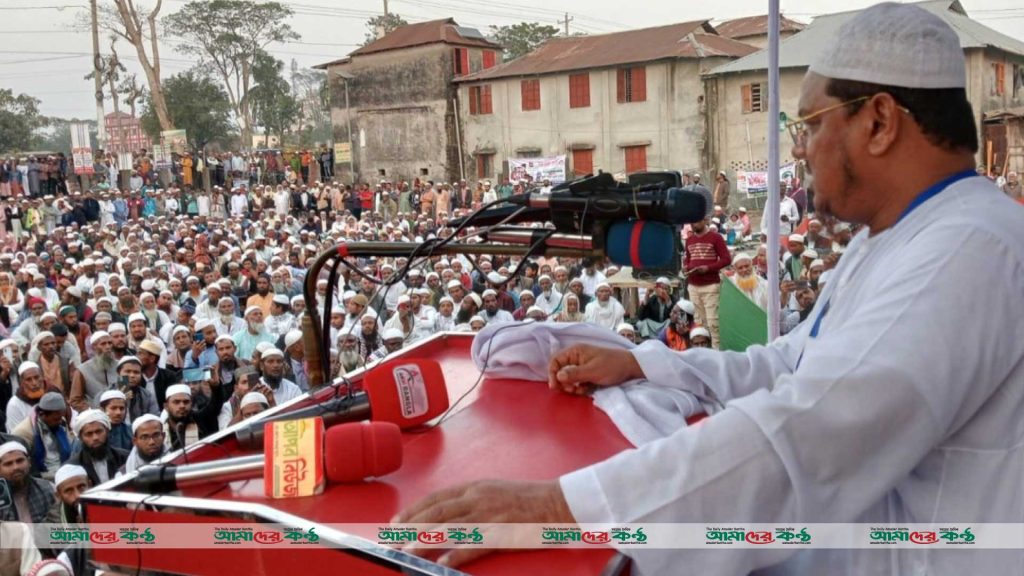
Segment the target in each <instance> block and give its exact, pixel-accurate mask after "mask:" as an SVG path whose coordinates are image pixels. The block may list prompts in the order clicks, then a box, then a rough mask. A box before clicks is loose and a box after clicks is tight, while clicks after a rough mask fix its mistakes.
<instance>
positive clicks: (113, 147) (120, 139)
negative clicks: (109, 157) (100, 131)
mask: <svg viewBox="0 0 1024 576" xmlns="http://www.w3.org/2000/svg"><path fill="white" fill-rule="evenodd" d="M103 123H104V124H105V126H106V129H107V143H106V146H105V148H106V151H107V152H112V153H114V154H120V153H124V152H138V151H139V150H140V149H142V148H145V149H146V150H152V148H153V143H152V141H150V139H149V136H147V135H146V133H145V131H143V130H142V121H141V120H139V119H138V118H134V117H132V115H130V114H128V113H126V112H111V113H110V114H107V115H106V116H104V117H103Z"/></svg>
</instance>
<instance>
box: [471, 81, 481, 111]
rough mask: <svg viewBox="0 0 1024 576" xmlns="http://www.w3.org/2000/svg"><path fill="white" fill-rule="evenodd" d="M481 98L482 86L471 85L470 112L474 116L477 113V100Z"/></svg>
mask: <svg viewBox="0 0 1024 576" xmlns="http://www.w3.org/2000/svg"><path fill="white" fill-rule="evenodd" d="M479 98H480V87H479V86H470V87H469V114H470V116H474V115H476V114H477V100H478V99H479Z"/></svg>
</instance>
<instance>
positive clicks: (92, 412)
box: [71, 408, 110, 437]
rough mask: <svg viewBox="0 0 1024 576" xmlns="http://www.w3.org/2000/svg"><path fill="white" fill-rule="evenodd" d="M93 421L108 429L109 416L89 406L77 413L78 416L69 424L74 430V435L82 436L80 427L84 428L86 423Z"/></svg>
mask: <svg viewBox="0 0 1024 576" xmlns="http://www.w3.org/2000/svg"><path fill="white" fill-rule="evenodd" d="M93 422H99V423H100V424H102V425H103V427H104V428H106V429H107V430H110V418H107V415H106V414H105V413H104V412H103V411H102V410H97V409H95V408H89V409H88V410H83V411H82V412H81V413H79V415H78V417H77V418H75V421H74V423H73V424H72V425H71V427H72V428H74V430H75V436H78V437H81V436H82V428H85V425H86V424H92V423H93Z"/></svg>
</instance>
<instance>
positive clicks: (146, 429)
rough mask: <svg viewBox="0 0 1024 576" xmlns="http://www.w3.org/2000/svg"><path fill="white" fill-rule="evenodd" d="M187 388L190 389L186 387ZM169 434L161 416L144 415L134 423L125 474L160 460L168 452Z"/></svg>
mask: <svg viewBox="0 0 1024 576" xmlns="http://www.w3.org/2000/svg"><path fill="white" fill-rule="evenodd" d="M186 388H188V387H187V386H186ZM166 437H167V433H166V431H165V430H164V427H163V422H161V421H160V417H159V416H155V415H153V414H144V415H143V416H141V417H139V418H136V419H135V421H133V422H132V444H133V445H134V447H133V448H132V451H131V452H130V453H129V454H128V460H127V461H126V462H125V464H124V469H123V472H124V473H126V474H127V473H129V472H134V471H135V470H137V469H138V468H139V467H140V466H144V465H146V464H149V463H150V462H153V461H154V460H156V459H157V458H160V457H161V456H163V455H164V454H165V453H166V452H167V447H166V446H165V445H164V440H165V438H166Z"/></svg>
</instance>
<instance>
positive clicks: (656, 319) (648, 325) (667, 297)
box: [636, 276, 676, 339]
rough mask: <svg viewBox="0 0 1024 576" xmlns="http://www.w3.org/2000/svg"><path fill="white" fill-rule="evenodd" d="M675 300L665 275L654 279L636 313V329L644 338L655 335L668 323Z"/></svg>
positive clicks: (670, 283) (669, 282)
mask: <svg viewBox="0 0 1024 576" xmlns="http://www.w3.org/2000/svg"><path fill="white" fill-rule="evenodd" d="M675 304H676V301H675V298H674V297H673V296H672V282H671V281H670V280H669V279H668V278H667V277H665V276H659V277H658V278H657V279H656V280H655V281H654V289H653V290H650V291H649V292H648V294H647V300H646V301H645V302H644V304H643V306H641V307H640V311H639V312H638V313H637V323H636V329H637V330H638V331H639V332H640V336H641V337H642V338H644V339H647V338H651V337H653V336H655V335H656V334H657V333H658V332H659V331H660V330H661V329H662V328H664V327H665V325H666V324H667V323H668V320H669V316H671V315H672V307H673V306H675Z"/></svg>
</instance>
